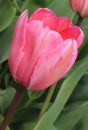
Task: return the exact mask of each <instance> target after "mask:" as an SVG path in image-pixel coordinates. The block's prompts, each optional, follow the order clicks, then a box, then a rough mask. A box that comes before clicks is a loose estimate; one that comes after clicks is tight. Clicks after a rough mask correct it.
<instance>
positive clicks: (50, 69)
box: [28, 39, 77, 91]
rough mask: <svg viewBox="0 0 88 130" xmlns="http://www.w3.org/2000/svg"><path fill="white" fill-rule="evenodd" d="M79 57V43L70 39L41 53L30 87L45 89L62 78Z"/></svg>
mask: <svg viewBox="0 0 88 130" xmlns="http://www.w3.org/2000/svg"><path fill="white" fill-rule="evenodd" d="M76 57H77V43H76V41H75V40H72V39H68V40H66V41H64V42H63V44H62V45H61V46H60V47H57V48H55V49H53V50H52V51H50V52H49V53H46V54H44V55H41V56H40V57H39V58H38V60H37V62H36V65H35V68H34V71H33V73H32V75H31V79H30V82H29V86H28V88H29V89H32V90H36V91H37V90H43V89H45V88H47V87H49V86H50V85H51V84H53V83H54V82H56V81H57V80H59V79H61V78H62V76H64V74H66V72H67V71H68V70H69V69H70V68H71V66H72V65H73V63H74V62H75V59H76Z"/></svg>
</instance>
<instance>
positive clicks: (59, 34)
mask: <svg viewBox="0 0 88 130" xmlns="http://www.w3.org/2000/svg"><path fill="white" fill-rule="evenodd" d="M83 38H84V35H83V32H82V30H81V29H80V28H79V27H77V26H73V24H72V22H71V20H70V19H69V18H67V17H57V16H56V15H55V13H54V12H53V11H51V10H50V9H47V8H39V9H37V10H36V11H35V12H34V13H33V14H32V16H31V17H30V18H29V19H28V11H27V10H26V11H24V12H23V13H22V14H21V16H20V17H19V19H18V21H17V23H16V27H15V31H14V35H13V39H12V43H11V48H10V53H9V69H10V71H11V74H12V76H13V77H14V79H15V80H17V81H18V82H19V83H20V84H22V85H23V86H24V87H25V88H28V89H31V90H35V91H39V90H44V89H46V88H48V87H49V86H50V85H52V84H53V83H55V82H56V81H58V80H60V79H61V78H62V77H63V76H64V75H65V74H66V73H67V72H68V71H69V69H70V68H71V67H72V65H73V64H74V62H75V60H76V58H77V53H78V47H79V46H80V45H81V44H82V41H83Z"/></svg>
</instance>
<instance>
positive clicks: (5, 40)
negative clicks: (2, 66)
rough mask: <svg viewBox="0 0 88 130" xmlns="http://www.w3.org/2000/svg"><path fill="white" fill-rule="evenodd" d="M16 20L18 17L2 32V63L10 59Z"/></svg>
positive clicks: (0, 41) (0, 46) (0, 42)
mask: <svg viewBox="0 0 88 130" xmlns="http://www.w3.org/2000/svg"><path fill="white" fill-rule="evenodd" d="M16 20H17V17H15V18H14V20H13V22H12V23H11V25H10V26H9V27H8V28H7V29H6V30H5V31H3V32H1V33H0V63H2V62H4V61H5V60H7V59H8V54H9V48H10V43H11V38H12V35H13V30H14V26H15V23H16Z"/></svg>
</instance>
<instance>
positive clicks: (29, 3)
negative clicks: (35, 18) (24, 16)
mask: <svg viewBox="0 0 88 130" xmlns="http://www.w3.org/2000/svg"><path fill="white" fill-rule="evenodd" d="M39 7H40V6H39V5H38V4H37V3H35V1H33V0H26V1H25V2H24V4H23V6H22V8H21V12H23V11H24V10H25V9H28V11H29V16H30V15H31V14H32V13H33V12H34V11H35V10H36V9H37V8H39Z"/></svg>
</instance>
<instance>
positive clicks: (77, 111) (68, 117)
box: [55, 102, 88, 130]
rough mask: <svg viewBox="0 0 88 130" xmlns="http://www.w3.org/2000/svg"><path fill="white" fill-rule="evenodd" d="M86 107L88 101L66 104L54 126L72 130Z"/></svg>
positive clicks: (87, 106) (62, 129)
mask: <svg viewBox="0 0 88 130" xmlns="http://www.w3.org/2000/svg"><path fill="white" fill-rule="evenodd" d="M86 109H88V102H83V103H81V104H79V103H76V104H75V105H74V104H72V106H70V107H69V106H68V108H67V110H66V111H64V112H62V114H61V115H60V117H59V118H58V119H57V121H56V122H55V126H56V128H58V129H60V130H72V128H74V126H75V125H76V124H77V123H78V122H79V121H80V120H81V119H82V117H83V115H84V113H85V111H86Z"/></svg>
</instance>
